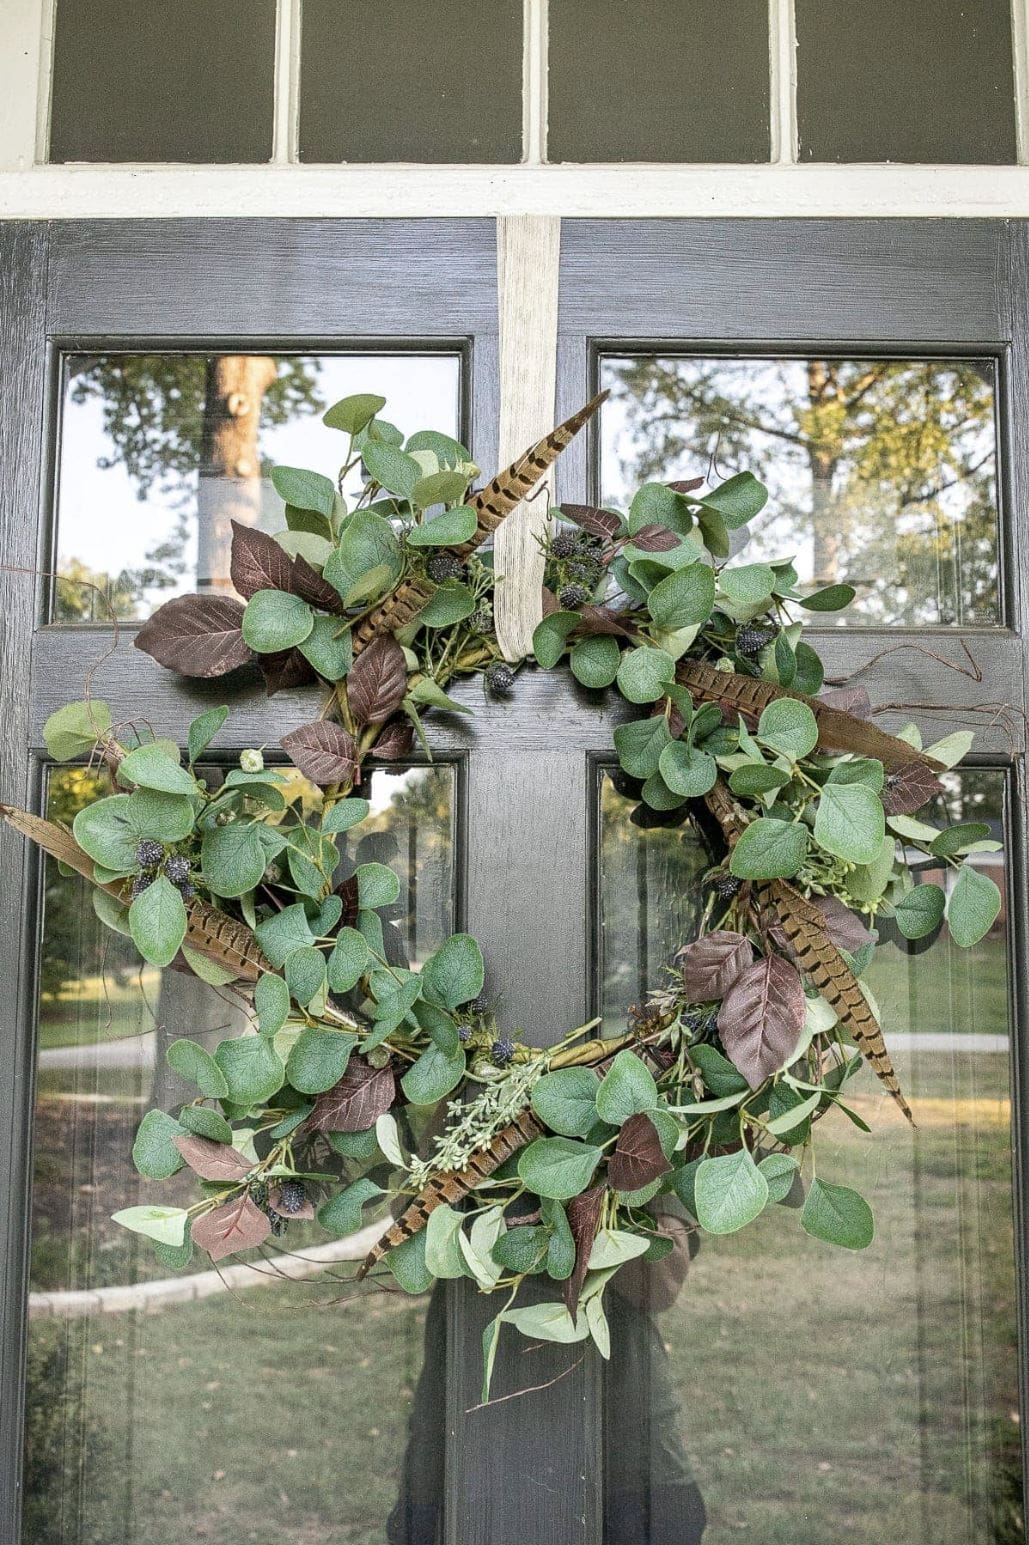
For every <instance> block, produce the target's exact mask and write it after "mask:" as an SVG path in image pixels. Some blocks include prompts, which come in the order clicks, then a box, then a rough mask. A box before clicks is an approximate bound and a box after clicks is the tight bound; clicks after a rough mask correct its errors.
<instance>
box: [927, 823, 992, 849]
mask: <svg viewBox="0 0 1029 1545" xmlns="http://www.w3.org/2000/svg"><path fill="white" fill-rule="evenodd" d="M989 835H990V828H989V826H988V825H987V823H986V822H985V821H959V822H958V823H957V825H956V826H948V827H947V828H946V830H945V831H942V832H940V834H939V836H938V837H934V838H933V840H932V842H931V844H930V846H931V848H932V851H933V852H934V853H935V854H936V856H937V858H953V857H954V856H955V855H956V854H958V853H962V852H965V851H966V850H967V849H968V848H970V847H971V846H972V844H973V843H974V842H982V841H983V839H984V838H987V837H989Z"/></svg>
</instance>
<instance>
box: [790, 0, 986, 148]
mask: <svg viewBox="0 0 1029 1545" xmlns="http://www.w3.org/2000/svg"><path fill="white" fill-rule="evenodd" d="M796 5H797V73H798V80H797V117H798V128H799V132H800V158H801V160H802V161H914V162H918V161H943V162H961V161H971V162H991V161H997V162H1009V161H1015V160H1016V159H1017V156H1016V149H1015V91H1014V79H1013V72H1012V62H1011V7H1010V5H1009V4H1008V0H977V4H975V5H968V4H967V3H966V0H904V3H903V4H902V5H898V4H897V3H896V0H849V3H848V4H847V5H826V4H825V0H796Z"/></svg>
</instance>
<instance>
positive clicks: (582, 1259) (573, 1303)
mask: <svg viewBox="0 0 1029 1545" xmlns="http://www.w3.org/2000/svg"><path fill="white" fill-rule="evenodd" d="M606 1191H607V1186H606V1185H599V1186H591V1187H590V1189H589V1190H588V1191H583V1192H582V1193H581V1194H580V1195H579V1196H573V1197H572V1199H571V1201H570V1202H569V1203H568V1207H567V1209H566V1211H567V1214H568V1227H569V1228H570V1229H571V1231H572V1238H573V1239H574V1240H575V1270H574V1271H573V1272H572V1275H571V1276H570V1277H568V1278H567V1279H566V1281H565V1285H564V1300H565V1307H566V1308H567V1310H568V1313H569V1314H570V1315H571V1317H572V1319H573V1320H574V1319H575V1311H576V1309H577V1307H578V1304H579V1294H580V1293H581V1292H582V1284H583V1283H584V1282H585V1280H586V1267H587V1265H588V1263H589V1258H590V1251H591V1250H592V1249H593V1241H594V1240H595V1239H596V1237H597V1229H598V1228H599V1226H600V1209H601V1207H602V1206H603V1203H604V1194H605V1192H606Z"/></svg>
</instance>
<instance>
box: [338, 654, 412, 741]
mask: <svg viewBox="0 0 1029 1545" xmlns="http://www.w3.org/2000/svg"><path fill="white" fill-rule="evenodd" d="M406 691H407V661H406V660H405V659H404V651H403V650H402V649H401V647H400V645H399V644H398V643H397V641H396V639H395V638H394V637H393V636H392V634H390V633H383V634H381V635H380V636H379V637H378V638H377V639H376V640H375V641H374V643H371V644H369V645H368V648H367V649H365V650H363V651H362V653H361V654H359V655H358V657H357V659H356V660H355V661H354V664H353V666H352V668H351V671H350V675H349V676H348V677H347V702H348V703H349V704H350V712H351V713H352V714H353V716H354V719H355V720H356V721H357V723H358V724H384V723H385V721H386V720H387V719H389V718H391V717H392V715H393V714H395V713H396V711H397V709H398V708H399V707H400V704H401V703H402V702H403V700H404V694H405V693H406Z"/></svg>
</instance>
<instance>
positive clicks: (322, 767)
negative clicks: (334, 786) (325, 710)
mask: <svg viewBox="0 0 1029 1545" xmlns="http://www.w3.org/2000/svg"><path fill="white" fill-rule="evenodd" d="M279 745H280V746H281V747H282V748H283V750H284V751H288V752H289V754H290V756H291V757H292V758H293V763H294V765H295V766H296V767H299V769H300V771H301V772H302V773H303V775H304V777H305V778H310V780H311V782H312V783H317V784H318V786H319V788H323V789H324V788H328V786H329V784H330V783H354V782H356V780H357V773H358V768H359V763H358V751H357V746H356V745H355V743H354V739H353V736H352V735H348V734H347V732H346V730H345V729H344V728H343V726H342V725H340V724H333V723H332V722H331V720H329V719H315V721H314V723H313V724H302V725H301V726H300V728H299V729H298V730H291V731H290V733H289V734H288V735H283V737H282V739H281V740H280V741H279Z"/></svg>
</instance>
